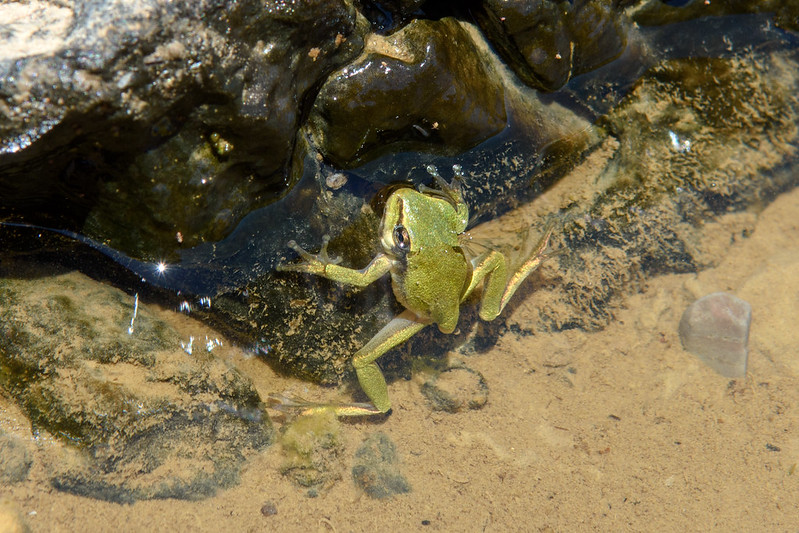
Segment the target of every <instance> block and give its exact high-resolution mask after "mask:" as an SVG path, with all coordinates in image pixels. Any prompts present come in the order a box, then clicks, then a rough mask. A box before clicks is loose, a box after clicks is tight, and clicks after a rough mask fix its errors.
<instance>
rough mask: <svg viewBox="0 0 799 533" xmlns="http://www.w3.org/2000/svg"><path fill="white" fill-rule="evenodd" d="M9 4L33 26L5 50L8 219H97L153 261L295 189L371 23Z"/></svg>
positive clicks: (346, 6) (320, 13)
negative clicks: (310, 117) (327, 103)
mask: <svg viewBox="0 0 799 533" xmlns="http://www.w3.org/2000/svg"><path fill="white" fill-rule="evenodd" d="M10 11H13V12H15V13H16V14H17V16H18V17H19V19H20V20H24V19H25V18H28V20H29V21H30V22H29V23H26V24H9V25H8V26H6V27H5V30H4V38H6V39H10V40H11V42H14V43H19V46H16V47H4V50H3V55H0V87H2V91H0V184H1V185H2V187H3V190H4V194H3V197H2V200H0V213H2V214H8V213H9V212H13V213H14V214H15V215H16V216H18V217H26V220H27V221H29V222H31V221H32V222H37V223H44V224H45V225H51V226H52V225H54V226H59V227H65V226H66V227H69V228H70V229H77V230H82V229H83V228H82V224H83V222H84V218H85V217H87V216H90V218H91V221H90V223H89V224H88V225H87V227H86V229H85V231H84V233H87V234H88V235H89V236H93V237H96V238H99V239H101V240H103V241H104V242H106V243H110V244H111V245H112V246H114V247H115V248H116V249H118V250H123V251H126V252H128V254H129V255H136V256H138V257H145V258H155V257H157V256H158V254H160V255H162V256H168V255H169V252H170V251H174V250H176V249H180V248H182V247H190V246H193V245H195V244H197V243H199V242H203V241H205V240H217V239H218V238H219V237H220V236H221V235H224V234H225V233H226V232H228V231H229V230H230V229H232V228H233V227H235V223H236V222H237V221H238V220H240V219H241V217H243V216H244V214H246V213H247V212H248V211H249V210H251V209H252V208H253V207H257V206H259V205H264V204H267V203H269V202H272V201H274V200H275V199H276V198H279V197H280V196H282V195H283V194H284V193H285V191H286V182H287V180H286V178H287V174H288V173H287V172H286V168H287V167H288V166H289V165H290V162H291V157H292V152H293V146H294V139H295V134H296V131H297V128H298V126H299V124H300V120H301V117H302V115H303V113H304V111H303V105H307V104H304V102H306V99H308V98H309V97H311V96H312V93H313V89H314V88H315V87H316V86H317V85H318V82H319V80H321V79H322V78H324V76H325V75H326V74H327V73H328V72H330V71H331V70H333V69H334V68H337V67H338V66H340V65H341V64H343V63H345V62H346V61H348V60H349V59H350V58H351V57H354V56H355V55H357V53H358V52H359V50H360V48H361V46H362V40H361V35H362V34H363V33H364V32H365V30H366V27H367V25H366V23H365V22H361V23H359V22H357V20H356V19H357V13H356V11H355V8H354V7H353V6H352V5H351V4H350V3H349V2H348V1H347V0H341V1H334V2H321V1H315V2H302V3H300V4H296V5H294V4H291V5H289V4H286V3H285V2H271V1H270V2H256V1H252V0H245V1H243V2H227V1H224V0H204V1H202V2H193V3H191V4H186V3H180V2H178V3H171V2H167V3H164V2H159V1H156V0H140V1H117V2H111V3H108V2H97V1H92V0H81V1H77V2H74V3H69V4H52V3H51V4H41V5H40V4H31V5H30V6H28V5H27V4H12V5H10V6H9V5H5V6H2V7H0V17H2V16H3V15H6V16H9V12H10ZM34 15H35V16H34ZM0 20H3V19H2V18H0ZM0 24H2V22H0ZM40 28H43V29H44V31H43V32H42V33H41V34H40V33H39V29H40ZM29 34H32V35H35V36H36V38H34V39H30V40H27V38H26V37H27V36H28V35H29ZM40 35H42V36H41V37H40ZM176 135H177V136H178V138H177V139H176V140H175V141H172V140H171V139H173V137H174V136H176ZM211 195H213V199H211V198H210V196H211ZM65 197H66V199H68V200H70V202H69V203H66V204H65V202H64V199H65ZM120 206H124V208H120ZM131 219H135V220H136V221H137V222H136V223H135V224H131V223H130V220H131ZM117 228H124V229H123V230H122V231H118V230H117ZM131 228H135V229H134V230H133V231H131ZM178 232H179V233H180V234H181V237H179V238H176V234H177V233H178ZM131 234H132V235H131ZM142 242H143V243H144V244H141V243H142ZM137 243H138V244H137ZM132 244H133V246H131V245H132Z"/></svg>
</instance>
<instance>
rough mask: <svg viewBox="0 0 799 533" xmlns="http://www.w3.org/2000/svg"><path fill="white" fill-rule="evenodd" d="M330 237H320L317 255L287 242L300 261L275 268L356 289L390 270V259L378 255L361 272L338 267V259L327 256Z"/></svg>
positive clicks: (294, 243) (292, 242)
mask: <svg viewBox="0 0 799 533" xmlns="http://www.w3.org/2000/svg"><path fill="white" fill-rule="evenodd" d="M329 242H330V237H329V236H327V235H325V236H324V237H322V248H321V249H320V250H319V253H318V254H312V253H310V252H307V251H306V250H305V249H304V248H302V247H301V246H300V245H298V244H297V243H296V242H294V241H289V243H288V245H289V247H290V248H291V249H293V250H294V251H295V252H297V253H298V254H300V258H301V259H302V260H301V261H300V262H299V263H286V264H280V265H278V266H277V270H279V271H283V272H306V273H308V274H316V275H317V276H322V277H324V278H327V279H329V280H332V281H338V282H340V283H347V284H349V285H355V286H356V287H366V286H367V285H369V284H370V283H373V282H374V281H376V280H378V279H380V278H381V277H383V276H384V275H385V274H386V273H388V271H389V270H390V269H391V258H389V257H388V256H387V255H385V254H382V253H381V254H378V255H377V256H375V258H374V259H372V261H371V262H370V263H369V264H368V265H366V267H364V268H362V269H361V270H357V269H354V268H347V267H343V266H340V265H339V264H338V263H339V262H340V261H341V258H340V257H337V258H331V257H330V256H329V255H328V254H327V245H328V243H329Z"/></svg>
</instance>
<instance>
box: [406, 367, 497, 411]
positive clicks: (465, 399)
mask: <svg viewBox="0 0 799 533" xmlns="http://www.w3.org/2000/svg"><path fill="white" fill-rule="evenodd" d="M422 394H424V395H425V397H426V398H427V399H428V400H429V401H430V403H431V404H432V405H433V410H435V411H446V412H448V413H458V412H460V411H464V410H467V409H480V408H481V407H483V406H484V405H485V404H486V402H488V385H487V384H486V382H485V379H484V378H483V376H482V374H480V372H477V371H474V370H471V369H469V368H457V367H456V368H449V369H447V370H445V371H443V372H441V373H440V374H438V375H437V376H435V377H433V378H431V379H430V380H428V381H426V382H425V383H424V384H423V385H422Z"/></svg>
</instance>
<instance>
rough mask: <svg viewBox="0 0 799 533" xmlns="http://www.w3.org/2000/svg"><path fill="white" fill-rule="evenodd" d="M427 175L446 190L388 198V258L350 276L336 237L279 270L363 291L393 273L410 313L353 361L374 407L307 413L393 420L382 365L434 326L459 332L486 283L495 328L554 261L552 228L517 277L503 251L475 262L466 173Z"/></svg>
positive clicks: (486, 312)
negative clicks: (465, 244) (464, 306)
mask: <svg viewBox="0 0 799 533" xmlns="http://www.w3.org/2000/svg"><path fill="white" fill-rule="evenodd" d="M427 170H428V172H429V173H430V174H431V175H432V176H433V178H434V180H435V182H436V184H437V185H438V187H439V188H438V189H433V188H430V187H426V186H420V187H419V189H418V190H416V189H412V188H400V189H397V190H395V191H394V192H392V193H391V194H390V195H389V196H388V198H387V199H386V204H385V208H384V211H383V218H382V220H381V223H380V230H379V236H380V244H381V245H382V249H383V251H382V252H381V253H379V254H377V256H376V257H375V258H374V259H372V261H371V262H370V263H369V264H368V265H367V266H366V267H365V268H363V269H361V270H356V269H353V268H347V267H344V266H341V265H339V264H338V262H339V261H340V259H336V260H333V259H331V258H330V257H329V256H328V252H327V245H328V242H329V237H328V236H325V237H324V238H323V241H322V247H321V250H320V251H319V253H318V254H311V253H309V252H307V251H306V250H304V249H303V248H301V247H300V246H299V245H297V243H296V242H294V241H290V242H289V243H288V245H289V247H291V248H292V249H294V250H295V251H296V252H297V253H298V254H299V255H300V258H301V261H300V262H298V263H292V264H282V265H280V266H279V267H278V270H282V271H294V272H305V273H309V274H315V275H317V276H323V277H325V278H327V279H330V280H332V281H336V282H339V283H346V284H348V285H354V286H356V287H365V286H367V285H369V284H370V283H372V282H374V281H376V280H377V279H379V278H381V277H382V276H384V275H385V274H387V273H391V282H392V287H393V290H394V295H395V296H396V298H397V300H398V301H399V302H400V303H401V304H402V306H403V307H405V310H404V311H403V312H402V313H400V314H399V315H398V316H396V317H395V318H394V319H393V320H391V322H389V323H388V324H387V325H386V326H385V327H383V329H381V330H380V331H379V332H378V333H377V334H376V335H375V336H374V337H373V338H372V339H371V340H370V341H369V342H367V343H366V345H364V346H363V348H361V349H360V350H358V351H357V352H356V353H355V355H354V356H353V357H352V364H353V366H354V367H355V372H356V375H357V376H358V382H359V383H360V386H361V388H362V389H363V391H364V392H365V393H366V395H367V396H368V397H369V399H370V400H371V403H356V404H349V405H312V404H308V405H304V406H303V407H304V411H305V412H306V413H307V412H314V411H318V410H323V409H333V410H334V412H335V413H336V414H337V415H338V416H363V415H373V414H380V413H386V412H388V411H389V410H390V409H391V401H390V400H389V396H388V388H387V386H386V380H385V378H384V377H383V374H382V372H381V371H380V368H379V367H378V366H377V363H376V360H377V359H378V358H379V357H380V356H381V355H383V354H384V353H385V352H387V351H388V350H390V349H391V348H393V347H395V346H397V345H399V344H401V343H402V342H405V341H406V340H408V339H409V338H411V337H412V336H413V335H415V334H416V333H417V332H419V331H420V330H421V329H422V328H424V327H426V326H428V325H430V324H437V325H438V328H439V329H440V330H441V331H442V332H443V333H452V332H453V331H454V330H455V327H456V326H457V324H458V316H459V314H460V306H461V303H463V301H464V300H465V299H466V298H467V297H468V296H469V295H470V294H472V292H473V291H474V290H475V288H477V286H478V285H479V284H480V283H481V282H483V292H482V297H481V303H480V312H479V315H480V318H481V319H483V320H493V319H494V318H496V317H497V315H499V313H501V312H502V310H503V309H504V308H505V306H506V305H507V303H508V300H509V299H510V298H511V297H512V296H513V294H514V293H515V292H516V289H518V288H519V285H521V283H522V282H523V281H524V280H525V279H526V278H527V276H529V275H530V273H531V272H533V271H534V270H535V269H536V268H538V266H539V265H540V264H541V262H542V261H543V260H544V259H545V257H546V255H545V253H544V252H545V250H546V248H547V246H548V244H549V240H550V237H551V236H552V230H553V228H552V227H548V228H547V229H546V231H545V232H544V235H543V237H542V238H541V240H540V241H539V242H538V244H537V245H536V246H535V247H533V248H532V250H530V251H529V252H528V253H527V255H526V257H525V259H524V261H523V262H522V263H521V265H520V266H519V267H518V269H516V271H515V272H512V273H509V272H508V258H506V256H505V255H504V254H503V253H501V252H498V251H496V250H489V251H486V252H483V253H481V254H479V255H476V256H475V257H470V256H469V255H468V254H467V252H466V251H465V250H464V248H462V247H461V236H462V235H463V234H464V232H465V231H466V226H467V224H468V221H469V209H468V206H467V205H466V202H465V201H464V199H463V194H462V191H461V184H460V181H461V179H462V178H463V174H462V171H461V168H460V167H459V166H458V165H455V166H454V167H453V170H454V173H455V179H454V180H453V181H452V182H451V183H448V182H447V181H446V180H444V179H443V178H442V177H441V176H440V175H439V173H438V171H437V170H436V168H435V167H433V166H432V165H431V166H428V167H427ZM523 249H527V247H524V248H523Z"/></svg>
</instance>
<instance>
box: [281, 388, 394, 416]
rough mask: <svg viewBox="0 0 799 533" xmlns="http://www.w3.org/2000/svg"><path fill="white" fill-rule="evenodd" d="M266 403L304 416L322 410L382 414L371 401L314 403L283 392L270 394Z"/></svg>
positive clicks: (342, 414) (354, 413)
mask: <svg viewBox="0 0 799 533" xmlns="http://www.w3.org/2000/svg"><path fill="white" fill-rule="evenodd" d="M266 404H267V405H268V406H269V407H270V408H272V409H274V410H275V411H279V412H281V413H285V414H291V415H298V416H305V415H313V414H318V413H324V412H332V413H335V415H336V416H364V415H379V414H384V413H382V412H381V411H380V410H379V409H377V408H376V407H375V406H374V405H372V404H371V403H350V404H335V403H315V402H309V401H307V400H303V399H302V398H297V397H290V396H286V395H284V394H274V393H273V394H270V395H269V396H268V397H267V399H266Z"/></svg>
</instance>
